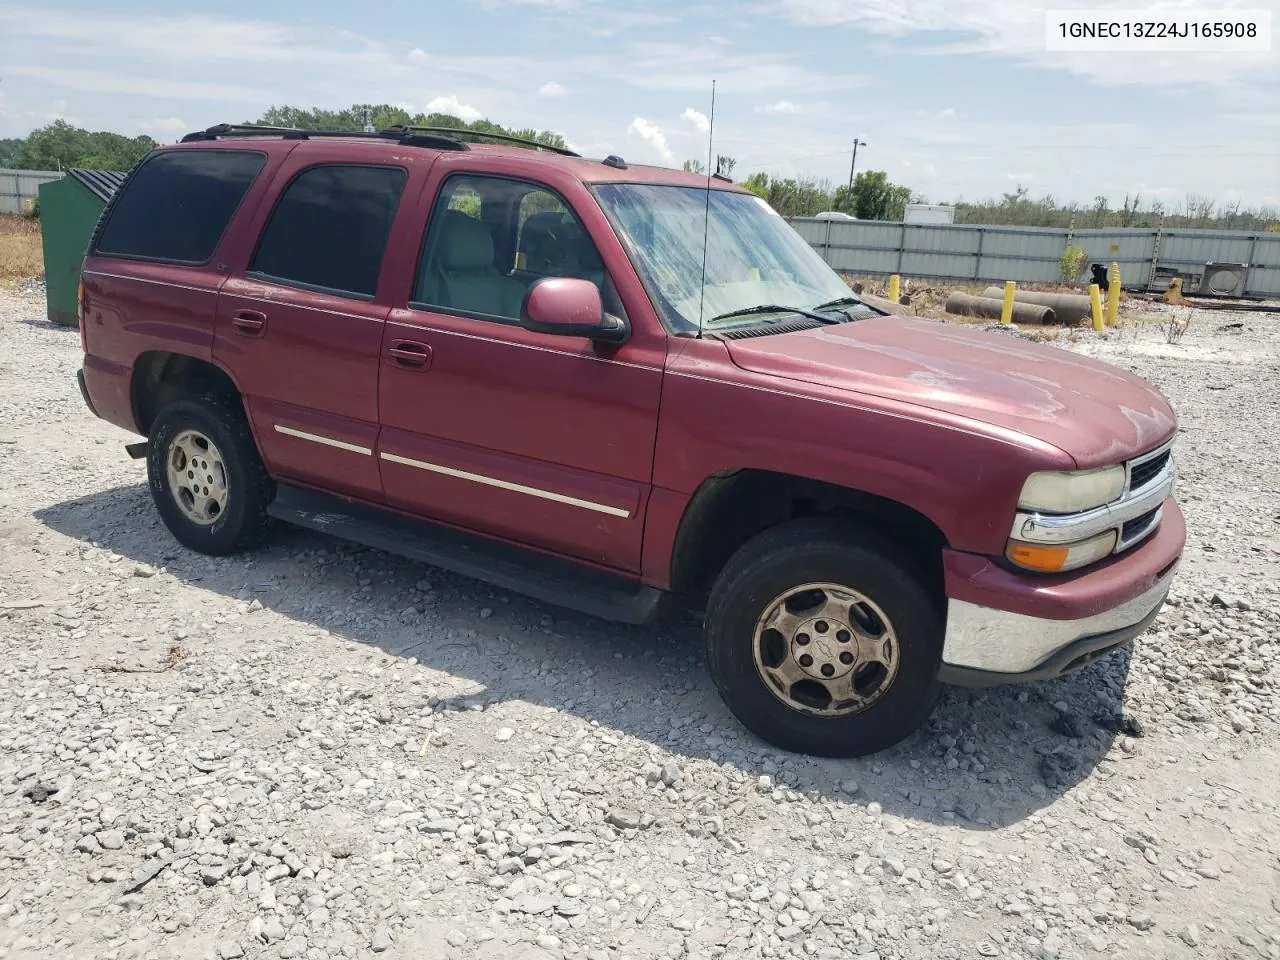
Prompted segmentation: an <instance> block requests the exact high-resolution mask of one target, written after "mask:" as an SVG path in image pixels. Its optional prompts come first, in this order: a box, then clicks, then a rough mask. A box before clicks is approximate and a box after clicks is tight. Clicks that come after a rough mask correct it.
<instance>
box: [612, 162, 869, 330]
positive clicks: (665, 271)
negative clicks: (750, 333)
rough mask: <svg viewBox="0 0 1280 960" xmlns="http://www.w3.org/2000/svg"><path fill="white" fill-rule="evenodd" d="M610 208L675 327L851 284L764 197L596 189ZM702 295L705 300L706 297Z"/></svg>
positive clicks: (804, 305)
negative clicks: (708, 214)
mask: <svg viewBox="0 0 1280 960" xmlns="http://www.w3.org/2000/svg"><path fill="white" fill-rule="evenodd" d="M595 193H596V196H597V197H598V198H599V200H600V203H601V205H602V206H603V207H604V209H605V212H606V213H607V214H608V215H609V217H610V219H611V220H612V221H613V223H614V225H615V227H616V228H617V229H618V230H620V231H621V232H622V233H624V234H625V235H626V239H627V240H629V241H630V244H631V247H632V248H633V250H634V256H635V257H636V258H637V259H638V260H639V262H638V263H637V264H636V266H637V267H638V268H639V270H640V271H641V273H642V275H643V276H644V279H645V281H646V283H647V285H648V287H649V290H650V292H651V293H652V294H653V295H654V297H655V299H656V300H657V301H658V307H659V309H660V310H661V311H662V313H663V315H664V319H665V320H666V321H667V323H668V325H670V326H671V327H672V329H673V330H674V331H675V332H690V331H694V330H697V329H698V326H699V315H701V318H702V326H704V327H713V326H724V325H727V324H729V323H743V322H749V318H735V319H732V320H730V319H728V318H726V319H724V320H721V321H715V322H713V320H712V318H714V317H719V316H722V315H723V314H727V313H732V312H734V311H736V310H744V309H747V308H749V307H754V306H758V305H760V304H777V305H780V306H787V307H799V308H801V309H812V308H813V307H816V306H818V305H819V304H824V303H827V302H829V301H831V300H837V299H839V298H842V297H852V296H853V294H852V291H850V289H849V287H848V286H847V285H846V284H845V283H844V281H842V280H841V279H840V278H839V277H838V276H837V275H836V274H835V272H834V271H833V270H832V269H831V268H830V267H829V266H827V264H826V262H825V261H823V259H822V258H821V257H820V256H818V254H817V253H816V252H815V251H814V249H813V248H812V247H810V246H809V244H807V243H805V241H804V240H803V239H802V238H801V237H800V235H799V234H797V233H796V232H795V231H794V230H792V229H791V227H790V226H789V225H788V224H787V222H786V221H785V220H783V219H782V217H780V216H778V214H777V213H775V212H774V210H773V208H772V207H770V206H769V205H768V204H767V203H765V202H764V201H763V200H761V199H760V198H759V197H756V196H754V195H752V194H749V193H730V192H728V191H725V190H712V191H711V204H710V208H711V219H710V227H709V229H707V230H706V248H707V280H706V290H705V294H704V291H703V289H702V246H703V236H704V223H706V212H707V191H706V190H702V189H699V188H697V187H673V186H657V185H652V184H636V183H609V184H600V185H598V186H597V187H596V188H595ZM704 295H705V302H704V300H703V298H704ZM754 322H758V318H756V320H755V321H754Z"/></svg>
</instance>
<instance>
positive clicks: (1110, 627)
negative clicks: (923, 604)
mask: <svg viewBox="0 0 1280 960" xmlns="http://www.w3.org/2000/svg"><path fill="white" fill-rule="evenodd" d="M1172 573H1173V571H1172V570H1170V571H1169V572H1168V573H1167V574H1166V575H1165V576H1163V577H1161V578H1160V581H1159V582H1158V583H1157V584H1155V586H1153V587H1152V588H1151V589H1149V590H1147V591H1146V592H1145V593H1142V594H1140V595H1138V596H1136V597H1134V598H1133V599H1132V600H1130V601H1128V602H1127V603H1122V604H1120V605H1119V606H1117V607H1113V608H1112V609H1110V610H1104V611H1103V612H1102V613H1098V614H1094V615H1093V616H1091V617H1084V618H1082V619H1079V620H1046V619H1043V618H1041V617H1032V616H1027V615H1025V614H1020V613H1012V612H1010V611H1008V610H995V609H992V608H991V607H982V606H978V605H977V604H972V603H966V602H965V601H963V600H951V601H949V602H948V610H947V633H946V640H945V642H944V644H943V649H942V671H941V676H942V679H943V680H944V681H946V682H948V683H957V684H962V685H965V686H986V685H989V684H996V683H1019V682H1026V681H1029V680H1042V679H1047V678H1049V677H1054V676H1061V675H1063V674H1066V673H1070V672H1072V671H1074V670H1076V669H1079V668H1080V667H1082V666H1085V665H1086V664H1087V663H1089V662H1091V661H1092V660H1094V659H1096V658H1097V657H1099V656H1101V655H1102V654H1104V653H1106V652H1107V651H1108V650H1111V649H1113V648H1114V647H1117V646H1119V645H1120V644H1122V643H1127V642H1128V641H1130V640H1132V639H1133V638H1134V637H1135V636H1137V635H1138V634H1140V633H1142V632H1143V631H1144V630H1146V628H1147V627H1148V626H1149V625H1150V623H1151V621H1152V620H1154V619H1155V615H1156V613H1157V612H1158V611H1159V609H1160V607H1161V605H1162V604H1163V603H1164V600H1165V597H1166V595H1167V594H1168V593H1169V585H1170V583H1171V582H1172V580H1173V577H1172Z"/></svg>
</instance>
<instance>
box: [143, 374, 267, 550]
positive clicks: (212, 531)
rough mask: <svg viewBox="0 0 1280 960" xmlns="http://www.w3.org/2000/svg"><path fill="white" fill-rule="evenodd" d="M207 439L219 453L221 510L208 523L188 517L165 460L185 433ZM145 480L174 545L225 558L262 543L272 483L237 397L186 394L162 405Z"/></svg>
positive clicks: (150, 444)
mask: <svg viewBox="0 0 1280 960" xmlns="http://www.w3.org/2000/svg"><path fill="white" fill-rule="evenodd" d="M187 430H196V431H199V432H200V433H201V434H203V435H205V436H206V437H208V439H209V440H211V441H212V442H213V444H214V445H215V446H216V447H217V449H218V451H219V452H220V453H221V454H222V460H223V463H224V465H225V472H226V489H227V498H226V506H225V508H224V509H222V511H221V512H220V513H219V514H218V516H217V518H216V519H215V520H214V521H213V522H212V523H210V524H200V523H197V522H195V521H193V520H191V519H189V518H188V517H187V516H186V515H185V514H184V513H183V511H182V510H181V509H180V508H179V506H178V504H177V501H176V500H175V498H174V495H173V492H172V490H171V489H170V484H169V478H168V474H167V470H166V458H167V457H168V456H169V454H170V445H171V444H172V443H173V441H174V439H175V438H177V437H179V436H181V434H182V433H183V432H184V431H187ZM147 477H148V479H149V481H150V482H149V484H148V485H149V486H150V487H151V497H152V499H153V500H154V501H155V504H156V509H157V510H158V511H159V512H160V518H161V519H162V520H163V521H164V525H165V526H166V527H168V528H169V532H170V533H172V534H173V535H174V537H176V538H177V540H178V542H180V543H181V544H183V545H184V546H187V547H190V548H191V549H192V550H196V551H198V552H200V553H206V554H210V555H212V556H226V555H227V554H232V553H239V552H241V551H243V550H247V549H249V548H250V547H253V546H256V545H257V544H259V543H261V542H262V541H263V540H264V539H265V538H266V536H267V533H268V532H269V530H270V528H271V520H270V517H268V516H267V504H269V503H270V502H271V500H272V499H273V498H274V497H275V489H276V488H275V482H274V481H273V480H272V479H271V478H270V477H269V476H268V475H267V470H266V467H264V466H263V464H262V458H261V457H259V456H258V447H257V445H256V444H255V443H254V441H253V433H252V431H251V430H250V429H249V422H248V420H247V419H246V417H245V413H244V407H243V405H242V404H241V402H240V399H239V398H238V397H235V396H228V395H225V394H220V393H203V394H197V395H195V396H188V397H185V398H183V399H181V400H177V401H175V402H173V403H170V404H169V405H168V406H166V407H164V408H163V409H162V410H161V411H160V413H159V414H157V415H156V418H155V421H154V422H153V423H152V425H151V435H150V437H149V438H148V444H147Z"/></svg>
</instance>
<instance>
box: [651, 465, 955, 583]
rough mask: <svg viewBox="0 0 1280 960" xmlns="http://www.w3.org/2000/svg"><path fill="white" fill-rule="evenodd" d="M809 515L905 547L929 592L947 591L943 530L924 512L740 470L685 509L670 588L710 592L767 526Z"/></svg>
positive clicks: (845, 489)
mask: <svg viewBox="0 0 1280 960" xmlns="http://www.w3.org/2000/svg"><path fill="white" fill-rule="evenodd" d="M805 517H831V518H832V519H840V520H843V521H846V522H853V523H856V524H857V525H859V526H860V527H863V528H865V529H868V530H869V531H872V532H874V533H876V534H877V535H879V536H881V537H886V536H887V537H890V538H892V540H893V542H895V543H896V544H898V545H900V546H902V547H904V549H903V550H902V552H903V553H904V554H908V555H909V556H910V557H911V558H912V560H913V564H914V565H915V566H916V568H917V571H918V572H919V573H920V575H921V576H922V577H923V578H924V580H925V582H926V583H927V584H928V586H929V587H930V588H931V589H936V590H937V591H939V592H940V591H941V590H942V550H943V548H945V547H947V546H949V542H948V539H947V537H946V534H945V533H944V532H943V530H942V528H941V527H940V526H939V525H938V524H937V523H936V522H935V521H934V520H933V519H932V518H930V517H929V516H927V515H926V514H924V513H922V512H921V511H920V510H918V509H916V508H915V507H912V506H910V505H908V504H906V503H903V502H901V501H899V500H894V499H891V498H889V497H885V496H882V495H880V494H876V493H871V492H869V491H866V490H861V489H858V488H856V487H849V486H843V485H840V484H835V483H831V482H829V481H824V480H817V479H813V478H811V477H805V476H800V475H796V474H788V473H781V472H777V471H772V470H762V469H755V468H743V469H734V470H724V471H720V472H717V473H715V474H713V475H711V476H709V477H707V478H706V479H705V480H704V481H703V482H702V483H701V484H700V485H699V486H698V488H697V490H695V491H694V493H693V495H692V496H691V497H690V498H689V501H688V503H687V504H686V506H685V509H684V512H683V514H682V515H681V518H680V522H679V524H678V526H677V529H676V535H675V542H674V547H673V549H672V554H671V567H670V577H671V588H672V589H673V590H675V591H677V592H681V593H693V594H698V593H701V592H703V591H705V590H706V589H707V588H708V587H709V585H710V583H711V581H712V580H714V578H715V576H716V575H717V574H718V573H719V571H720V570H721V569H722V568H723V567H724V565H725V563H727V562H728V560H729V558H730V557H731V556H732V555H733V553H734V552H735V551H736V550H737V549H738V548H739V547H741V546H742V545H743V544H744V543H746V542H747V541H748V540H750V539H751V538H752V537H754V536H756V535H758V534H760V533H763V532H764V531H765V530H768V529H770V528H771V527H775V526H777V525H779V524H782V523H786V522H788V521H790V520H797V519H801V518H805Z"/></svg>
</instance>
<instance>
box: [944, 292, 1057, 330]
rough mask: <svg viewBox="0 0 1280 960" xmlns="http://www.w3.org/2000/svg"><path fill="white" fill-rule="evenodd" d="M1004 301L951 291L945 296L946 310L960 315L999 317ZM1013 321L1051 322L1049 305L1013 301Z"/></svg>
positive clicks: (1052, 318) (1052, 315)
mask: <svg viewBox="0 0 1280 960" xmlns="http://www.w3.org/2000/svg"><path fill="white" fill-rule="evenodd" d="M1003 307H1004V302H1003V301H1002V300H999V299H997V298H993V297H972V296H970V295H969V294H967V293H953V294H951V296H949V297H947V305H946V311H947V313H954V314H955V315H956V316H960V317H991V318H992V319H994V320H999V319H1000V311H1001V309H1002V308H1003ZM1013 322H1014V323H1038V324H1044V323H1053V322H1054V313H1053V309H1052V308H1051V307H1046V306H1044V305H1043V304H1039V303H1022V302H1020V301H1017V300H1015V301H1014V302H1013Z"/></svg>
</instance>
